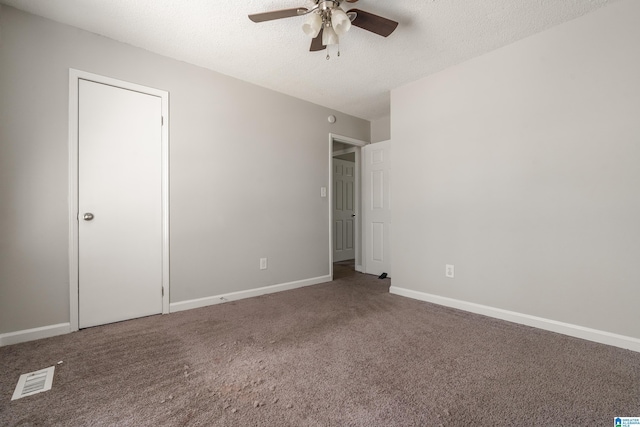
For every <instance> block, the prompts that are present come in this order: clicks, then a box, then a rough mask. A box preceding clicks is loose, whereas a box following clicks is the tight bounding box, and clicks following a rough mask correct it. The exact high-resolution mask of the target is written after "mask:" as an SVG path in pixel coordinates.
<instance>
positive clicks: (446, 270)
mask: <svg viewBox="0 0 640 427" xmlns="http://www.w3.org/2000/svg"><path fill="white" fill-rule="evenodd" d="M454 273H455V269H454V267H453V264H447V265H445V268H444V275H445V276H447V277H450V278H452V279H453V275H454Z"/></svg>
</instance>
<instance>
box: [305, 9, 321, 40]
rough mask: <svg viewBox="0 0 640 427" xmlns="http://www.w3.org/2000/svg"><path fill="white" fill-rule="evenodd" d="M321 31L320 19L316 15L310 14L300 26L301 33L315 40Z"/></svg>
mask: <svg viewBox="0 0 640 427" xmlns="http://www.w3.org/2000/svg"><path fill="white" fill-rule="evenodd" d="M321 29H322V17H321V16H320V15H319V14H317V13H310V14H309V17H308V18H307V20H306V21H305V23H304V24H302V31H304V33H305V34H306V35H308V36H309V37H311V38H315V37H317V36H318V34H319V33H320V30H321Z"/></svg>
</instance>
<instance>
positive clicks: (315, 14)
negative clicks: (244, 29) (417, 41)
mask: <svg viewBox="0 0 640 427" xmlns="http://www.w3.org/2000/svg"><path fill="white" fill-rule="evenodd" d="M311 1H312V2H313V3H314V5H313V6H312V7H311V8H309V9H307V8H306V7H296V8H292V9H283V10H274V11H271V12H263V13H254V14H252V15H249V19H251V20H252V21H253V22H264V21H272V20H274V19H282V18H291V17H294V16H304V15H306V16H307V19H306V21H305V23H304V24H303V25H302V31H304V33H305V34H306V35H308V36H309V37H311V38H312V40H311V47H310V48H309V50H310V51H311V52H315V51H319V50H323V49H326V47H327V46H329V45H336V44H338V43H339V37H340V36H341V35H343V34H345V33H346V32H347V31H349V29H350V28H351V25H355V26H356V27H360V28H362V29H364V30H367V31H371V32H372V33H375V34H378V35H381V36H383V37H387V36H389V35H390V34H391V33H393V31H394V30H395V29H396V27H397V26H398V23H397V22H395V21H392V20H391V19H387V18H383V17H382V16H378V15H374V14H373V13H369V12H365V11H364V10H360V9H350V10H348V11H346V12H345V11H344V10H343V9H342V8H341V7H340V5H341V3H343V1H346V2H347V3H355V2H357V1H358V0H311ZM338 56H340V52H339V51H338ZM327 59H329V55H327Z"/></svg>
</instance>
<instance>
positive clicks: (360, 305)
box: [0, 265, 640, 426]
mask: <svg viewBox="0 0 640 427" xmlns="http://www.w3.org/2000/svg"><path fill="white" fill-rule="evenodd" d="M335 279H336V280H334V281H333V282H331V283H326V284H321V285H316V286H311V287H308V288H302V289H296V290H292V291H286V292H281V293H278V294H272V295H267V296H262V297H257V298H251V299H246V300H241V301H236V302H229V303H225V304H221V305H216V306H212V307H206V308H201V309H196V310H191V311H185V312H180V313H175V314H170V315H165V316H152V317H147V318H142V319H136V320H131V321H127V322H121V323H116V324H112V325H106V326H100V327H94V328H89V329H85V330H82V331H79V332H76V333H73V334H68V335H64V336H59V337H54V338H49V339H43V340H39V341H33V342H29V343H24V344H18V345H12V346H7V347H3V348H0V363H1V371H0V425H2V426H439V425H443V426H496V425H500V426H513V425H517V426H611V425H613V418H614V417H615V416H640V353H635V352H632V351H627V350H622V349H619V348H615V347H609V346H606V345H600V344H596V343H592V342H588V341H583V340H580V339H575V338H571V337H567V336H563V335H559V334H554V333H550V332H546V331H542V330H537V329H533V328H529V327H525V326H521V325H516V324H512V323H508V322H504V321H500V320H496V319H492V318H487V317H483V316H480V315H475V314H471V313H466V312H463V311H458V310H454V309H450V308H445V307H441V306H437V305H433V304H428V303H424V302H419V301H414V300H411V299H407V298H403V297H400V296H396V295H390V294H389V293H388V289H389V284H390V283H389V280H388V279H386V280H379V279H377V278H376V277H374V276H368V275H363V274H359V273H355V272H353V271H352V270H350V269H349V268H348V267H346V266H345V265H336V268H335ZM59 361H62V362H63V363H62V364H60V365H57V363H58V362H59ZM53 365H56V371H55V378H54V382H53V388H52V390H50V391H48V392H44V393H40V394H37V395H34V396H29V397H25V398H22V399H19V400H16V401H11V400H10V399H11V395H12V393H13V390H14V388H15V385H16V383H17V381H18V377H19V376H20V374H22V373H26V372H31V371H35V370H38V369H42V368H46V367H48V366H53Z"/></svg>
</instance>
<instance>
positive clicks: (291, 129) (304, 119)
mask: <svg viewBox="0 0 640 427" xmlns="http://www.w3.org/2000/svg"><path fill="white" fill-rule="evenodd" d="M0 19H1V20H0V31H1V33H0V37H1V42H0V236H2V237H1V238H0V333H3V332H11V331H18V330H24V329H28V328H35V327H40V326H46V325H51V324H57V323H64V322H68V321H69V290H68V288H69V274H68V255H67V254H68V224H67V222H68V214H69V213H68V168H69V164H68V158H67V156H68V142H67V135H68V132H67V126H68V125H67V123H68V117H67V116H68V73H69V68H76V69H80V70H83V71H88V72H93V73H97V74H102V75H105V76H109V77H113V78H117V79H121V80H126V81H130V82H133V83H138V84H141V85H146V86H151V87H155V88H158V89H163V90H167V91H169V92H170V117H171V122H170V163H171V165H170V192H171V206H170V213H171V222H170V227H171V253H170V256H171V266H170V267H171V302H178V301H184V300H189V299H195V298H202V297H207V296H213V295H218V294H222V293H228V292H233V291H240V290H247V289H252V288H257V287H261V286H266V285H272V284H279V283H286V282H290V281H295V280H301V279H308V278H314V277H319V276H323V275H327V274H329V206H328V199H327V198H324V199H323V198H320V196H319V195H320V187H321V186H327V185H329V164H328V156H327V144H328V143H329V142H328V135H329V133H330V132H333V133H336V134H339V135H345V136H350V137H353V138H358V139H363V140H369V136H370V124H369V122H368V121H365V120H361V119H358V118H355V117H351V116H347V115H344V114H341V113H339V112H336V111H332V110H329V109H327V108H324V107H320V106H317V105H314V104H310V103H308V102H305V101H302V100H299V99H295V98H291V97H288V96H285V95H282V94H278V93H275V92H272V91H269V90H266V89H263V88H260V87H257V86H253V85H250V84H247V83H244V82H241V81H239V80H236V79H233V78H230V77H226V76H223V75H220V74H217V73H214V72H211V71H208V70H205V69H202V68H198V67H195V66H192V65H189V64H186V63H183V62H179V61H175V60H171V59H168V58H165V57H162V56H159V55H156V54H153V53H150V52H148V51H144V50H141V49H138V48H135V47H132V46H129V45H125V44H123V43H119V42H116V41H114V40H110V39H107V38H104V37H100V36H97V35H94V34H91V33H87V32H85V31H82V30H78V29H75V28H72V27H68V26H64V25H60V24H58V23H55V22H53V21H50V20H45V19H42V18H39V17H36V16H33V15H29V14H25V13H23V12H20V11H17V10H15V9H12V8H9V7H6V6H3V7H2V9H1V18H0ZM329 114H334V115H336V116H337V118H338V120H337V121H336V123H335V124H333V125H332V124H329V123H328V122H327V116H328V115H329ZM260 257H268V258H269V269H268V270H266V271H260V270H259V269H258V266H259V262H258V259H259V258H260Z"/></svg>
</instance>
